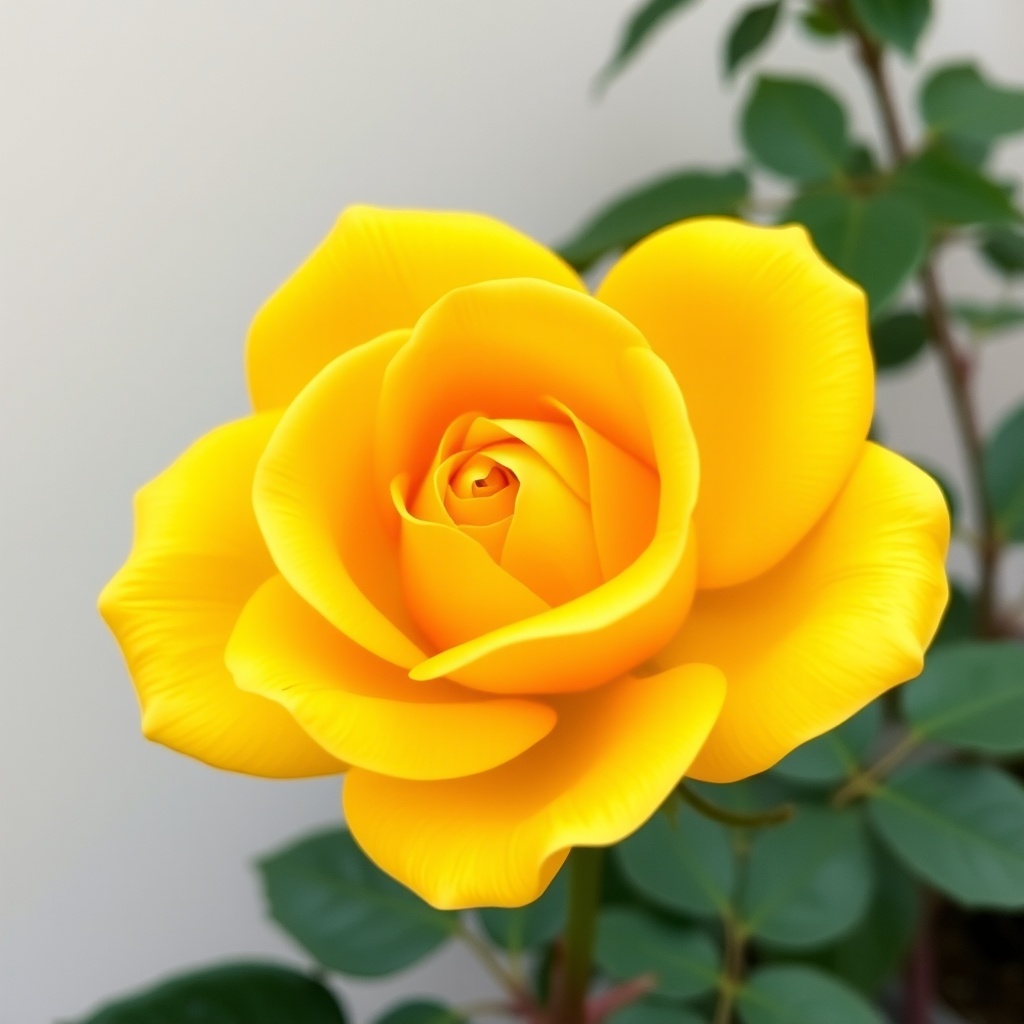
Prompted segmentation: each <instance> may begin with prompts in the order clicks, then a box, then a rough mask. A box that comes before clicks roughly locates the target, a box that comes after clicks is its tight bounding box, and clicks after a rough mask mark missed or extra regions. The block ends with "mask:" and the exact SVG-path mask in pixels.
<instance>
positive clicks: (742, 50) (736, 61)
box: [725, 0, 782, 75]
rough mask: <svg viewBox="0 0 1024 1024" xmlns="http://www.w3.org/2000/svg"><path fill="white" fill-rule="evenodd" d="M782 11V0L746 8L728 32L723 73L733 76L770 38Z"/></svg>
mask: <svg viewBox="0 0 1024 1024" xmlns="http://www.w3.org/2000/svg"><path fill="white" fill-rule="evenodd" d="M781 10H782V0H774V2H773V3H768V4H758V5H757V6H756V7H748V8H747V9H746V10H745V11H744V12H743V13H742V14H741V15H740V16H739V18H738V19H737V20H736V22H735V24H734V25H733V27H732V28H731V29H730V31H729V36H728V39H727V40H726V44H725V72H726V74H727V75H731V74H733V72H735V71H736V69H737V68H738V67H739V66H740V64H742V63H743V61H745V60H746V59H747V58H748V57H752V56H753V55H754V54H755V53H757V51H758V50H760V49H761V47H762V46H764V45H765V43H767V42H768V40H769V39H770V38H771V34H772V32H773V31H774V29H775V25H776V23H777V22H778V20H779V12H780V11H781Z"/></svg>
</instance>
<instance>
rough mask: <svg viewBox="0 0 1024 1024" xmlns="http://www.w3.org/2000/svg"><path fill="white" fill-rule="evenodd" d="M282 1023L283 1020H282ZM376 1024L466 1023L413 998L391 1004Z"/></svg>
mask: <svg viewBox="0 0 1024 1024" xmlns="http://www.w3.org/2000/svg"><path fill="white" fill-rule="evenodd" d="M282 1024H283V1022H282ZM376 1024H468V1022H467V1021H466V1018H465V1017H464V1016H463V1015H462V1014H461V1013H459V1012H457V1011H456V1010H453V1009H451V1008H450V1007H448V1006H442V1005H441V1004H440V1003H435V1002H433V1001H431V1000H429V999H413V1000H410V1001H409V1002H407V1003H399V1004H398V1006H393V1007H392V1008H391V1009H390V1010H388V1011H387V1012H386V1013H385V1014H383V1016H380V1017H378V1018H377V1021H376Z"/></svg>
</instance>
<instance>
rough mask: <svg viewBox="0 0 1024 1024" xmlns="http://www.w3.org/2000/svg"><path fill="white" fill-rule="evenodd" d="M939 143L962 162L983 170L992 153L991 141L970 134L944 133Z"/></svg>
mask: <svg viewBox="0 0 1024 1024" xmlns="http://www.w3.org/2000/svg"><path fill="white" fill-rule="evenodd" d="M937 145H939V146H940V147H941V148H942V149H944V150H945V151H946V152H948V153H950V154H951V155H952V156H953V157H954V158H955V159H957V160H959V161H960V162H961V163H964V164H967V165H968V166H969V167H973V168H974V169H975V170H978V171H980V170H982V169H983V168H984V166H985V164H987V163H988V158H989V157H990V156H991V155H992V146H993V144H992V143H991V142H987V141H986V140H984V139H976V138H973V137H972V136H969V135H943V136H941V137H940V139H939V141H938V143H937Z"/></svg>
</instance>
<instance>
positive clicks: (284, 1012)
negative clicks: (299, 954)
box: [80, 963, 345, 1024]
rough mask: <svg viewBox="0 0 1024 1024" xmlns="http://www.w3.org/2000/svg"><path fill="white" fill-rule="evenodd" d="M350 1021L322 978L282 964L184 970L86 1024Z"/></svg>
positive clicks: (331, 1023) (339, 1023)
mask: <svg viewBox="0 0 1024 1024" xmlns="http://www.w3.org/2000/svg"><path fill="white" fill-rule="evenodd" d="M186 1021H188V1022H190V1024H191V1022H194V1024H281V1022H282V1021H288V1024H345V1016H344V1014H343V1013H342V1011H341V1007H340V1006H338V1003H337V1001H336V1000H335V998H334V996H333V995H331V993H330V991H328V989H327V988H325V987H324V986H323V985H321V984H320V982H318V981H315V980H314V979H312V978H310V977H307V976H306V975H305V974H301V973H299V972H298V971H296V970H294V969H292V968H290V967H279V966H278V965H276V964H266V963H240V964H225V965H223V966H220V967H212V968H207V969H205V970H201V971H196V972H194V973H190V974H182V975H178V976H177V977H174V978H171V979H170V980H169V981H165V982H162V983H161V984H159V985H156V986H154V987H153V988H150V989H147V990H146V991H145V992H141V993H138V994H137V995H133V996H129V997H128V998H126V999H120V1000H118V1001H117V1002H115V1003H110V1004H108V1005H107V1006H106V1007H104V1008H103V1009H101V1010H98V1011H96V1012H95V1013H94V1014H92V1015H91V1016H90V1017H87V1018H85V1019H84V1020H83V1021H81V1022H80V1024H184V1022H186Z"/></svg>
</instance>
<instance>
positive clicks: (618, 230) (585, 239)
mask: <svg viewBox="0 0 1024 1024" xmlns="http://www.w3.org/2000/svg"><path fill="white" fill-rule="evenodd" d="M749 191H750V182H749V180H748V179H747V176H746V175H745V174H744V173H743V172H742V171H681V172H678V173H675V174H670V175H668V176H667V177H663V178H658V179H657V180H655V181H652V182H649V183H648V184H646V185H641V186H640V187H639V188H636V189H634V190H633V191H631V192H628V193H627V194H626V195H624V196H622V197H621V198H620V199H617V200H615V201H614V202H612V203H611V204H609V205H608V206H606V207H605V208H604V209H603V210H601V211H600V212H599V213H598V214H597V215H596V216H595V217H593V218H592V219H591V220H590V221H588V222H587V223H586V224H585V225H584V227H583V228H582V229H581V230H580V231H579V232H578V233H577V234H576V236H575V237H574V238H572V239H570V240H569V241H568V242H566V243H565V244H564V245H563V246H562V247H561V250H560V251H561V254H562V256H563V257H564V258H565V259H566V260H567V261H568V262H569V263H571V264H572V265H573V266H574V267H576V269H577V270H585V269H586V268H587V267H589V266H590V265H591V264H592V263H594V262H595V261H596V260H599V259H600V258H601V257H602V256H604V255H605V254H606V253H609V252H618V251H620V250H621V249H625V248H628V247H629V246H630V245H632V244H633V243H634V242H637V241H639V240H640V239H641V238H643V237H644V236H646V235H649V234H650V233H651V232H652V231H657V230H658V228H663V227H665V226H666V225H667V224H674V223H675V222H676V221H679V220H684V219H685V218H687V217H697V216H702V215H706V214H734V213H736V212H737V210H738V208H739V205H740V203H742V202H743V200H744V199H746V198H747V194H748V193H749Z"/></svg>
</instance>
